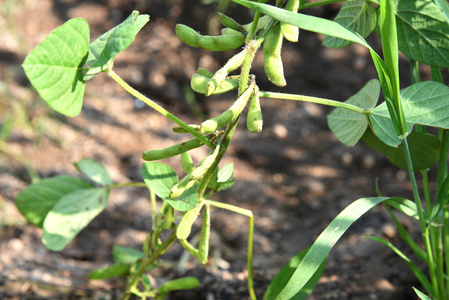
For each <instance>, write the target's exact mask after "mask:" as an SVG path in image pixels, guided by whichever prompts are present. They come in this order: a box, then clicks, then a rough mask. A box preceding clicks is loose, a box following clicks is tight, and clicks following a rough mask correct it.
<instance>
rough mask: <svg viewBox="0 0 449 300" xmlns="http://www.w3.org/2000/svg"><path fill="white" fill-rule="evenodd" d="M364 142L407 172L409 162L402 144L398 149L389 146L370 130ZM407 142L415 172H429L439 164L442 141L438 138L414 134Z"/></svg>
mask: <svg viewBox="0 0 449 300" xmlns="http://www.w3.org/2000/svg"><path fill="white" fill-rule="evenodd" d="M363 141H364V142H365V143H366V144H367V145H368V146H369V147H370V148H372V149H374V150H377V151H379V152H380V153H383V154H385V155H386V156H387V158H388V159H389V160H390V161H391V162H392V163H393V164H394V165H395V166H398V167H399V168H402V169H405V170H407V162H406V159H405V156H404V149H403V148H402V144H401V145H399V147H397V148H395V147H391V146H388V145H386V144H384V143H383V142H382V141H381V140H380V139H378V138H377V137H376V136H375V135H374V134H373V133H372V131H371V130H369V129H368V130H367V131H366V132H365V134H364V135H363ZM407 141H408V143H409V146H410V155H411V157H412V162H413V170H414V171H416V172H419V171H424V170H427V169H429V168H430V167H432V166H433V165H434V164H435V163H436V162H437V160H438V158H439V155H440V147H441V143H440V140H439V139H438V138H437V137H435V136H434V135H431V134H428V133H421V132H412V133H411V134H410V135H409V136H408V137H407Z"/></svg>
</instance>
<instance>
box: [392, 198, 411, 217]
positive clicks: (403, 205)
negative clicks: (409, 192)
mask: <svg viewBox="0 0 449 300" xmlns="http://www.w3.org/2000/svg"><path fill="white" fill-rule="evenodd" d="M385 203H386V204H388V205H391V206H393V207H394V208H396V209H397V210H398V211H400V212H402V213H403V214H405V215H407V216H409V217H412V218H415V219H418V210H417V208H416V203H415V202H413V201H411V200H409V199H404V198H392V199H390V200H387V201H385Z"/></svg>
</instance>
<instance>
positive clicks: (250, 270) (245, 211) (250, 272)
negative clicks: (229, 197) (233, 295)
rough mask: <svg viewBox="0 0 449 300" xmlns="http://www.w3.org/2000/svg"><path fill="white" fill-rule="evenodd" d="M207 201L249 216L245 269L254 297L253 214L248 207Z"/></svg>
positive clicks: (254, 297) (252, 296)
mask: <svg viewBox="0 0 449 300" xmlns="http://www.w3.org/2000/svg"><path fill="white" fill-rule="evenodd" d="M207 202H208V203H209V204H210V205H212V206H215V207H219V208H222V209H226V210H229V211H233V212H235V213H238V214H241V215H244V216H247V217H248V218H249V228H248V260H247V269H248V290H249V294H250V297H251V299H256V293H255V292H254V283H253V239H254V216H253V212H252V211H250V210H249V209H244V208H241V207H237V206H234V205H231V204H226V203H222V202H217V201H212V200H207Z"/></svg>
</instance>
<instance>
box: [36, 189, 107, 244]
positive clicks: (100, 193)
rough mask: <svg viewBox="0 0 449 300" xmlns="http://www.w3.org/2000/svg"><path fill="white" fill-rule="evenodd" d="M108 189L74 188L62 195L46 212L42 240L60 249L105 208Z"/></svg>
mask: <svg viewBox="0 0 449 300" xmlns="http://www.w3.org/2000/svg"><path fill="white" fill-rule="evenodd" d="M108 196H109V195H108V191H107V190H106V189H102V188H90V189H82V190H75V191H74V192H72V193H70V194H66V195H64V196H63V197H62V198H61V199H59V201H58V202H57V203H56V204H55V205H54V206H53V208H52V209H51V210H50V211H49V212H48V215H47V217H46V218H45V221H44V226H43V229H44V234H43V236H42V241H43V243H44V244H45V246H47V248H48V249H50V250H53V251H60V250H62V249H64V248H65V246H67V244H69V243H70V242H71V241H72V240H73V239H74V238H75V236H76V235H77V234H78V233H79V232H80V231H81V230H82V229H83V228H84V227H86V226H87V225H88V224H89V223H90V222H91V221H92V220H93V219H94V218H95V217H96V216H97V215H98V214H99V213H101V212H102V211H103V210H104V209H105V208H106V204H107V201H108Z"/></svg>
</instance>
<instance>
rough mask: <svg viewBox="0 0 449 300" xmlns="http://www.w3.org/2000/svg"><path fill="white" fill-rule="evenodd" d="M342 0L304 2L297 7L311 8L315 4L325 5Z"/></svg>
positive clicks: (341, 0)
mask: <svg viewBox="0 0 449 300" xmlns="http://www.w3.org/2000/svg"><path fill="white" fill-rule="evenodd" d="M343 1H346V0H323V1H318V2H313V3H306V4H304V5H302V6H300V7H299V9H305V8H311V7H315V6H321V5H327V4H332V3H337V2H343Z"/></svg>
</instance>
